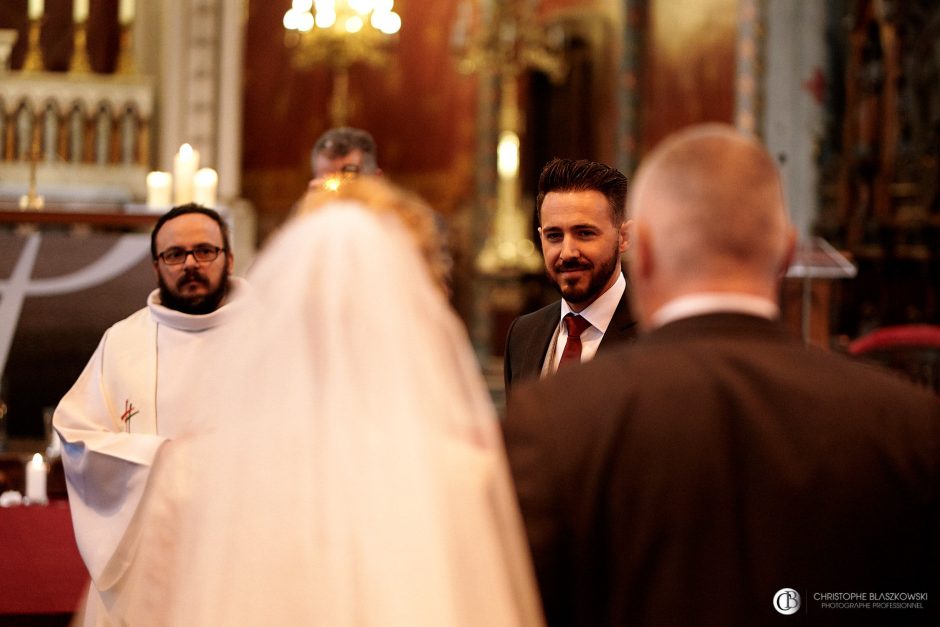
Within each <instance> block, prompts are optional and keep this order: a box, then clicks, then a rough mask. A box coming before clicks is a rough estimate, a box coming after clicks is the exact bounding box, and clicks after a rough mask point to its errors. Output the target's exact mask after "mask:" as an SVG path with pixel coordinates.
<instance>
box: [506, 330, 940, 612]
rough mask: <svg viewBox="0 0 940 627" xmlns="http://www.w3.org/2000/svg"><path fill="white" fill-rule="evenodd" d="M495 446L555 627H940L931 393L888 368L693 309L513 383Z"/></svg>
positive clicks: (937, 437) (937, 415) (939, 486)
mask: <svg viewBox="0 0 940 627" xmlns="http://www.w3.org/2000/svg"><path fill="white" fill-rule="evenodd" d="M504 435H505V440H506V446H507V450H508V454H509V461H510V466H511V468H512V473H513V477H514V480H515V483H516V488H517V491H518V495H519V501H520V505H521V509H522V514H523V517H524V519H525V524H526V531H527V534H528V537H529V541H530V544H531V548H532V551H533V558H534V563H535V568H536V572H537V575H538V580H539V585H540V589H541V592H542V596H543V602H544V605H545V610H546V616H547V618H548V622H549V624H550V625H552V626H558V625H585V626H588V625H590V626H591V627H598V626H605V625H657V626H658V625H696V626H698V625H721V626H722V627H730V626H736V625H741V626H744V625H776V624H781V625H789V626H793V625H808V624H814V625H833V624H851V625H859V624H882V625H902V624H938V625H940V620H938V618H937V615H938V610H940V589H938V578H937V576H938V570H940V551H938V546H940V516H938V499H940V402H938V400H937V398H936V397H934V396H933V395H931V394H928V393H927V392H926V391H924V390H921V389H919V388H915V387H914V386H913V385H910V384H908V383H907V382H906V381H902V380H900V379H899V378H897V377H895V376H894V375H893V373H888V372H882V371H880V370H876V369H875V368H874V367H872V366H868V365H864V364H859V363H856V362H851V361H849V360H847V359H845V358H843V357H841V356H838V355H834V354H831V353H827V352H824V351H821V350H818V349H814V348H807V347H805V346H803V344H802V343H801V342H799V341H798V340H796V339H793V338H791V337H790V336H789V335H788V333H787V332H786V330H784V328H783V327H782V326H781V325H779V324H778V323H775V322H771V321H768V320H764V319H761V318H756V317H753V316H747V315H738V314H713V315H706V316H699V317H695V318H689V319H685V320H680V321H677V322H674V323H671V324H668V325H666V326H664V327H662V328H660V329H658V330H655V331H653V332H651V333H650V334H648V335H646V336H642V337H640V338H638V339H637V341H636V342H635V343H633V344H631V345H629V346H622V347H620V348H618V349H617V350H615V351H612V352H611V351H608V352H607V354H606V355H603V356H599V357H598V358H596V359H594V360H593V361H592V362H590V363H588V364H585V365H584V366H582V367H580V368H572V369H569V370H566V371H561V372H559V373H558V374H557V375H555V376H554V377H553V378H552V380H551V382H550V383H549V382H548V381H542V382H538V383H535V384H527V385H521V386H518V387H517V388H515V389H514V390H513V394H512V396H511V398H510V403H509V410H508V416H507V418H506V420H505V422H504ZM782 588H793V589H795V590H797V591H798V592H799V593H800V594H801V595H802V596H803V599H802V602H803V604H804V608H803V609H802V610H801V611H800V615H798V616H784V615H781V614H778V613H777V612H776V611H775V610H774V608H773V599H774V596H775V594H776V593H777V591H779V590H781V589H782ZM902 591H903V592H905V593H924V592H926V593H929V600H927V601H925V602H924V603H923V605H924V606H925V608H926V609H923V610H918V609H911V610H900V609H880V610H876V609H870V610H857V611H856V610H846V609H842V610H839V609H826V608H823V607H822V605H821V601H820V600H819V599H817V598H816V597H815V596H814V595H818V594H825V593H862V592H866V593H897V592H902Z"/></svg>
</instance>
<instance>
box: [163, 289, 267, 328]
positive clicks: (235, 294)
mask: <svg viewBox="0 0 940 627" xmlns="http://www.w3.org/2000/svg"><path fill="white" fill-rule="evenodd" d="M228 281H229V283H228V284H229V288H228V293H227V294H226V295H225V298H224V299H223V300H222V304H221V305H219V307H218V308H217V309H216V310H215V311H213V312H211V313H207V314H201V315H195V314H188V313H183V312H182V311H176V310H174V309H170V308H168V307H164V306H163V305H162V304H161V303H160V290H159V289H155V290H154V291H152V292H150V295H149V296H148V297H147V307H148V308H149V309H150V315H151V316H153V319H154V320H155V321H156V322H157V323H159V324H165V325H166V326H168V327H171V328H174V329H178V330H180V331H205V330H206V329H211V328H212V327H216V326H218V325H220V324H222V323H223V322H225V321H227V320H229V319H231V318H232V316H234V315H235V312H236V311H238V310H240V309H241V308H242V306H241V303H243V302H244V301H245V300H246V295H247V293H248V291H249V286H248V282H247V281H245V279H243V278H241V277H235V276H231V277H229V280H228Z"/></svg>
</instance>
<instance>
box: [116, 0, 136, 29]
mask: <svg viewBox="0 0 940 627" xmlns="http://www.w3.org/2000/svg"><path fill="white" fill-rule="evenodd" d="M135 1H136V0H121V4H120V5H118V21H119V22H120V23H121V24H122V25H125V26H126V25H127V24H130V23H131V22H133V21H134V4H135Z"/></svg>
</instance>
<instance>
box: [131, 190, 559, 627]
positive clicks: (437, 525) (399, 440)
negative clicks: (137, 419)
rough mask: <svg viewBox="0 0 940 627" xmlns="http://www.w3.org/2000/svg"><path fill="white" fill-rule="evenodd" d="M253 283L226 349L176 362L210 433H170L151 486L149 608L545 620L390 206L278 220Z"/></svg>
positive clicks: (491, 442) (323, 616)
mask: <svg viewBox="0 0 940 627" xmlns="http://www.w3.org/2000/svg"><path fill="white" fill-rule="evenodd" d="M249 281H250V283H251V284H252V285H253V287H254V290H253V291H254V293H255V296H256V298H257V300H256V302H255V303H254V304H252V305H250V306H249V307H248V308H247V314H246V316H245V317H244V318H243V319H242V320H240V321H239V323H237V324H235V325H232V326H230V327H228V328H227V332H228V333H230V334H231V336H230V338H229V342H228V343H227V344H228V345H227V346H226V348H225V349H224V350H223V351H222V352H221V354H217V355H212V354H210V355H207V357H206V360H205V361H203V362H202V363H200V364H192V365H186V366H182V365H181V367H192V368H193V370H194V371H201V372H202V376H198V377H195V378H194V381H193V386H194V392H195V393H194V405H193V411H194V412H197V415H199V416H200V418H201V419H204V420H205V421H206V425H205V427H206V429H205V430H206V432H205V433H204V434H203V435H199V436H195V437H194V438H191V439H181V440H177V441H174V442H171V443H170V444H169V445H168V447H167V454H166V455H165V456H164V459H162V460H161V461H162V462H164V464H162V465H160V470H161V472H160V473H158V477H157V483H156V484H155V485H154V486H152V488H153V489H152V490H151V493H150V503H149V511H150V514H151V525H152V527H151V533H150V536H151V542H150V543H149V544H148V546H147V547H146V549H144V550H143V553H142V555H141V556H140V557H141V560H142V565H143V566H144V568H147V571H148V573H149V574H148V575H147V577H149V579H150V581H149V590H150V592H149V593H145V594H147V596H148V598H149V599H150V601H149V602H148V603H152V604H153V605H154V607H151V608H150V609H151V610H152V611H153V612H152V613H151V612H147V614H149V615H150V616H154V617H155V616H161V617H162V618H161V621H160V622H164V619H165V622H166V623H167V624H178V625H183V624H187V625H236V624H237V625H256V624H270V625H282V624H283V625H286V624H290V625H295V624H297V625H330V626H332V625H383V626H385V625H401V626H408V627H416V626H420V625H428V626H435V627H439V626H442V625H467V626H474V627H476V626H480V625H487V626H499V625H538V624H541V621H542V618H541V609H540V604H539V602H538V598H537V594H536V592H535V585H534V578H533V576H532V572H531V566H530V562H529V556H528V550H527V548H526V545H525V538H524V532H523V528H522V524H521V520H520V518H519V514H518V511H517V507H516V501H515V497H514V495H513V492H512V489H511V484H510V478H509V474H508V470H507V465H506V462H505V458H504V453H503V449H502V442H501V438H500V435H499V431H498V425H497V422H496V417H495V414H494V411H493V408H492V406H491V403H490V400H489V397H488V395H487V392H486V390H485V388H484V385H483V381H482V377H481V376H480V374H479V370H478V366H477V364H476V361H475V359H474V356H473V354H472V351H471V349H470V345H469V342H468V339H467V337H466V334H465V332H464V330H463V328H462V326H461V325H460V323H459V321H458V320H457V318H456V316H455V315H454V314H453V312H452V310H451V309H450V307H449V305H448V304H447V302H446V299H445V298H444V295H443V293H442V292H441V290H440V289H439V288H438V287H437V286H436V285H435V284H434V282H433V281H432V279H431V277H430V274H429V272H428V268H427V264H426V263H425V260H424V259H423V258H422V257H421V256H420V254H419V253H418V249H417V246H416V245H415V241H414V238H413V237H412V235H411V233H410V232H409V231H408V230H407V229H406V227H405V226H404V225H403V223H402V221H401V220H400V219H399V217H398V216H397V215H395V214H394V213H383V212H376V211H374V210H370V209H368V208H366V207H365V206H363V205H362V204H359V203H356V202H350V201H335V202H333V203H331V204H328V205H326V206H325V207H322V208H320V209H317V210H316V211H314V212H313V213H310V214H307V215H303V216H301V217H300V218H297V219H295V220H294V221H293V222H292V223H290V224H289V225H288V226H287V227H286V228H285V229H284V231H282V232H281V233H280V234H279V235H278V236H277V237H276V238H275V240H274V241H273V242H272V243H271V245H270V246H269V247H268V248H267V249H266V250H265V252H264V253H263V254H262V255H261V257H260V258H259V260H258V262H257V263H256V264H255V266H254V267H253V268H252V271H251V272H250V274H249ZM210 390H211V391H212V393H211V394H207V393H206V392H207V391H210ZM207 399H209V400H207ZM217 420H218V422H219V424H218V425H217V428H212V429H209V428H208V427H209V426H210V425H214V424H215V423H216V421H217ZM184 493H185V494H184ZM181 498H184V500H182V501H181V500H180V499H181ZM180 503H183V505H182V506H179V504H180ZM169 529H178V533H177V534H173V533H168V530H169ZM174 536H175V537H174ZM161 538H162V540H161ZM172 556H175V557H172ZM148 563H149V564H150V567H148V566H146V565H147V564H148ZM161 589H166V590H168V592H169V595H168V599H169V604H168V605H164V603H165V601H164V600H163V599H162V598H159V597H160V596H162V594H159V593H158V591H159V590H161ZM156 606H159V607H156Z"/></svg>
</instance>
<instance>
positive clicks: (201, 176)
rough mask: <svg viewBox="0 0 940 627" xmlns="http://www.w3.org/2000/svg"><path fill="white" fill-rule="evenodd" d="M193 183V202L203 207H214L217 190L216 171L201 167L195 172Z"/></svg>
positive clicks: (217, 179) (217, 178)
mask: <svg viewBox="0 0 940 627" xmlns="http://www.w3.org/2000/svg"><path fill="white" fill-rule="evenodd" d="M194 185H195V190H194V192H193V202H194V203H196V204H197V205H202V206H203V207H215V204H216V200H217V195H218V190H219V175H218V173H217V172H216V171H215V170H213V169H212V168H202V169H201V170H199V171H198V172H196V176H195V178H194Z"/></svg>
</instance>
